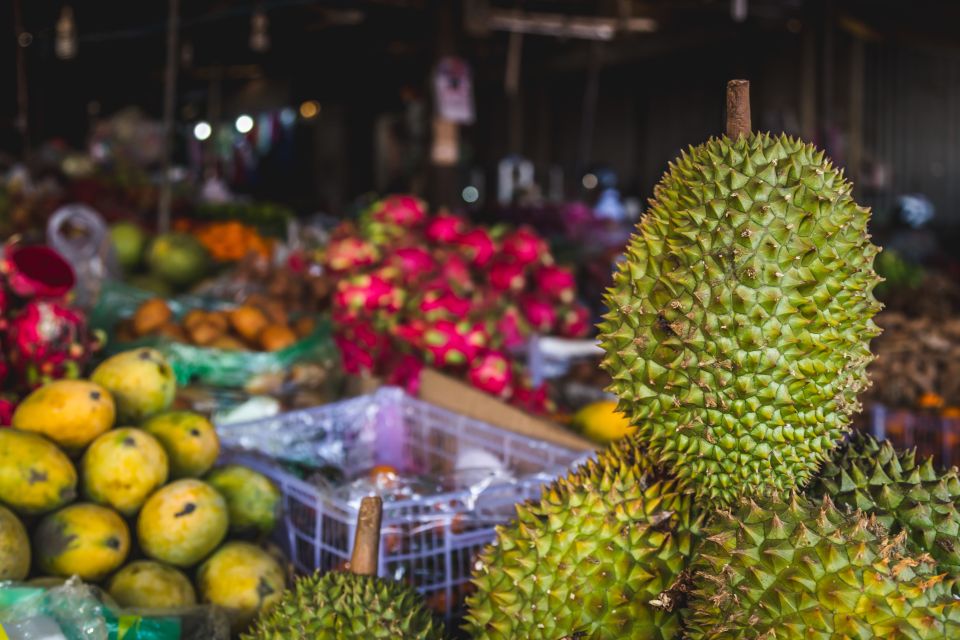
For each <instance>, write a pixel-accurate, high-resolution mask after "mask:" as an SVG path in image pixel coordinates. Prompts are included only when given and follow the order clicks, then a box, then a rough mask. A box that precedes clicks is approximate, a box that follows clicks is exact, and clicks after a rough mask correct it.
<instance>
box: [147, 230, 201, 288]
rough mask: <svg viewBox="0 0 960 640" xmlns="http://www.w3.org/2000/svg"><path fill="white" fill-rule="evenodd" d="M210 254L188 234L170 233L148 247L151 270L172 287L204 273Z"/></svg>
mask: <svg viewBox="0 0 960 640" xmlns="http://www.w3.org/2000/svg"><path fill="white" fill-rule="evenodd" d="M209 263H210V256H209V254H208V253H207V250H206V248H204V246H203V244H202V243H201V242H200V241H199V240H197V239H196V238H195V237H194V236H192V235H190V234H188V233H169V234H164V235H161V236H157V238H156V239H155V240H154V241H153V243H151V245H150V248H149V249H148V250H147V264H148V266H149V267H150V273H152V274H153V275H155V276H157V277H158V278H160V279H162V280H163V281H164V282H166V283H168V284H170V285H173V286H175V287H187V286H190V285H192V284H194V283H196V282H198V281H200V280H201V279H202V278H203V277H204V276H206V274H207V270H208V268H209Z"/></svg>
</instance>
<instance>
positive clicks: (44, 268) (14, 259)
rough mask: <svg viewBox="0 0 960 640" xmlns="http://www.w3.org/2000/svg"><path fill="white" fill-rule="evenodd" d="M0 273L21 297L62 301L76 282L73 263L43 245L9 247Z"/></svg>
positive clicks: (0, 267)
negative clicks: (59, 299)
mask: <svg viewBox="0 0 960 640" xmlns="http://www.w3.org/2000/svg"><path fill="white" fill-rule="evenodd" d="M0 271H2V272H3V274H4V275H5V276H6V279H7V284H8V285H9V287H10V289H11V290H12V291H13V292H14V293H15V294H17V295H18V296H20V297H21V298H62V297H63V296H65V295H67V293H69V292H70V290H71V289H73V285H74V284H75V283H76V281H77V279H76V275H75V274H74V272H73V267H71V266H70V263H68V262H67V261H66V260H64V259H63V256H61V255H60V254H59V253H57V252H56V251H54V250H53V249H51V248H49V247H44V246H41V245H29V246H22V245H18V244H8V245H7V247H6V249H5V250H4V259H3V264H2V266H0Z"/></svg>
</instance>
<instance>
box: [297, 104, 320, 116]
mask: <svg viewBox="0 0 960 640" xmlns="http://www.w3.org/2000/svg"><path fill="white" fill-rule="evenodd" d="M318 113H320V103H319V102H317V101H316V100H307V101H306V102H304V103H302V104H301V105H300V115H301V116H303V117H304V118H305V119H306V120H309V119H311V118H315V117H317V114H318Z"/></svg>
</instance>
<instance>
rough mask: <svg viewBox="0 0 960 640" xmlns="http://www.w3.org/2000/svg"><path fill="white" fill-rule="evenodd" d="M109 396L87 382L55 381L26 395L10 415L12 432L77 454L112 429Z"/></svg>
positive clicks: (113, 411)
mask: <svg viewBox="0 0 960 640" xmlns="http://www.w3.org/2000/svg"><path fill="white" fill-rule="evenodd" d="M115 417H116V408H115V407H114V403H113V397H112V396H111V395H110V393H109V392H108V391H107V390H106V389H104V388H103V387H101V386H100V385H98V384H96V383H93V382H90V381H88V380H56V381H54V382H50V383H47V384H45V385H43V386H42V387H40V388H39V389H37V390H36V391H34V392H33V393H31V394H30V395H28V396H27V397H26V398H25V399H24V400H23V402H21V403H20V405H19V406H17V409H16V411H14V412H13V419H12V421H11V424H12V426H13V427H14V428H16V429H21V430H23V431H33V432H34V433H39V434H41V435H44V436H46V437H47V438H49V439H50V440H53V441H54V442H55V443H57V444H58V445H60V446H61V447H62V448H63V449H65V450H66V451H67V452H68V453H79V452H80V450H82V449H83V448H84V447H85V446H87V445H88V444H90V442H92V441H93V439H94V438H96V437H97V436H98V435H100V434H101V433H103V432H104V431H106V430H107V429H109V428H110V427H112V426H113V421H114V418H115Z"/></svg>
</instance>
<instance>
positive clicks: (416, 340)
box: [393, 320, 427, 350]
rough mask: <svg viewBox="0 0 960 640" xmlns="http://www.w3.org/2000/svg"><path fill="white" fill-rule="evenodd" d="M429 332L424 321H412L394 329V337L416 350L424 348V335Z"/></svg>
mask: <svg viewBox="0 0 960 640" xmlns="http://www.w3.org/2000/svg"><path fill="white" fill-rule="evenodd" d="M426 330H427V323H425V322H423V321H422V320H411V321H410V322H406V323H403V324H398V325H397V326H395V327H393V336H394V337H395V338H396V339H397V340H399V341H400V342H404V343H406V344H408V345H410V346H411V347H413V348H414V349H416V350H420V349H422V348H423V334H424V333H425V332H426Z"/></svg>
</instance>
